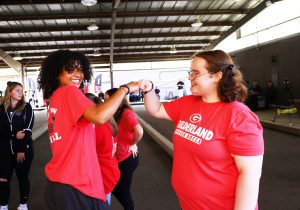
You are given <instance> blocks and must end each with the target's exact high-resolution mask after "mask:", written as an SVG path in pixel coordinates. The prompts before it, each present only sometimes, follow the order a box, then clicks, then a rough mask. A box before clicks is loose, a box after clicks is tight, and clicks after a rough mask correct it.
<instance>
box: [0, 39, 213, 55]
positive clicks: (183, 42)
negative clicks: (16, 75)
mask: <svg viewBox="0 0 300 210" xmlns="http://www.w3.org/2000/svg"><path fill="white" fill-rule="evenodd" d="M211 42H212V40H207V39H204V40H174V41H162V42H160V41H153V42H115V48H116V47H133V46H136V47H142V46H158V45H159V46H163V45H198V46H199V47H202V46H204V45H207V44H209V43H211ZM109 47H110V43H98V44H97V43H95V44H71V45H51V46H25V47H24V46H20V47H2V49H3V50H5V51H7V52H10V51H19V52H22V51H31V50H37V51H42V50H58V49H78V50H81V49H82V48H109Z"/></svg>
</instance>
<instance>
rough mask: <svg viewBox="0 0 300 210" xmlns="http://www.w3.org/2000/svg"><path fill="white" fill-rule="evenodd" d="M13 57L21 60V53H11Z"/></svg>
mask: <svg viewBox="0 0 300 210" xmlns="http://www.w3.org/2000/svg"><path fill="white" fill-rule="evenodd" d="M13 59H14V60H16V61H20V60H22V59H23V58H22V57H21V55H20V53H18V52H17V53H15V54H14V55H13Z"/></svg>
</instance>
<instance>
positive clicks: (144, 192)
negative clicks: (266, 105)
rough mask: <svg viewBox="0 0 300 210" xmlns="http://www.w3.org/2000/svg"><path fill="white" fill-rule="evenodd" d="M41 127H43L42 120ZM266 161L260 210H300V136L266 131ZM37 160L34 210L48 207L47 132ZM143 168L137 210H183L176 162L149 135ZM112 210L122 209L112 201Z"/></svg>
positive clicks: (166, 128)
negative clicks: (173, 180) (174, 180)
mask: <svg viewBox="0 0 300 210" xmlns="http://www.w3.org/2000/svg"><path fill="white" fill-rule="evenodd" d="M136 111H137V113H138V114H139V115H140V116H141V117H142V118H143V119H144V120H147V122H148V123H150V124H152V125H153V127H155V128H156V129H158V130H159V131H160V132H161V133H162V134H164V135H165V136H167V137H168V136H171V135H172V129H173V127H172V126H173V125H172V123H171V122H168V121H161V120H152V119H150V118H148V117H149V116H148V117H147V114H146V113H145V112H144V111H143V109H142V108H139V109H138V110H136ZM39 123H45V122H44V120H40V121H39ZM264 138H265V157H264V164H263V173H262V178H261V185H260V194H259V206H260V210H300V138H299V136H296V135H290V134H287V133H283V132H278V131H274V130H270V129H264ZM34 149H35V158H34V161H33V165H32V170H31V172H30V179H31V196H30V201H29V207H30V210H44V209H47V208H46V206H45V202H44V183H45V175H44V166H45V164H46V162H47V161H48V160H49V158H50V156H51V154H50V149H49V140H48V136H47V133H44V134H43V135H42V136H40V137H38V138H37V139H36V141H35V142H34ZM139 152H140V165H139V167H138V169H137V171H136V173H135V175H134V181H133V187H132V194H133V198H134V200H135V204H136V209H137V210H179V209H180V207H179V205H178V202H177V198H176V195H175V193H174V192H173V190H172V187H171V184H170V176H171V167H172V159H171V158H170V157H169V156H168V155H167V154H166V153H165V152H164V151H163V150H162V149H161V148H160V147H159V146H158V145H157V144H156V143H154V142H153V141H152V139H151V137H150V136H148V135H147V134H146V133H145V135H144V137H143V139H142V141H141V142H140V144H139ZM11 189H12V190H11V198H10V203H9V205H10V209H16V208H17V205H18V201H19V199H18V187H17V181H16V178H15V177H14V178H13V181H12V183H11ZM112 210H122V208H121V207H120V205H119V204H118V201H116V200H115V199H113V203H112Z"/></svg>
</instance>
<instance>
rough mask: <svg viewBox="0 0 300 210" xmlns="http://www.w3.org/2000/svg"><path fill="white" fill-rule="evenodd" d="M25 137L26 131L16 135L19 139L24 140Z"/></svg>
mask: <svg viewBox="0 0 300 210" xmlns="http://www.w3.org/2000/svg"><path fill="white" fill-rule="evenodd" d="M24 136H25V131H18V132H17V134H16V137H17V139H23V138H24Z"/></svg>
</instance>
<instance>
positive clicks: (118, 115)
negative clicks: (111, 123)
mask: <svg viewBox="0 0 300 210" xmlns="http://www.w3.org/2000/svg"><path fill="white" fill-rule="evenodd" d="M117 90H118V88H111V89H109V90H107V91H106V92H105V94H108V95H109V97H111V96H112V95H113V94H114V93H115V92H117ZM125 109H131V110H132V108H131V106H130V104H129V103H128V101H127V99H126V98H123V100H122V103H121V104H120V106H119V108H118V110H117V111H116V113H115V114H114V119H115V120H116V122H117V123H119V122H120V120H121V116H122V114H123V112H124V110H125Z"/></svg>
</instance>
